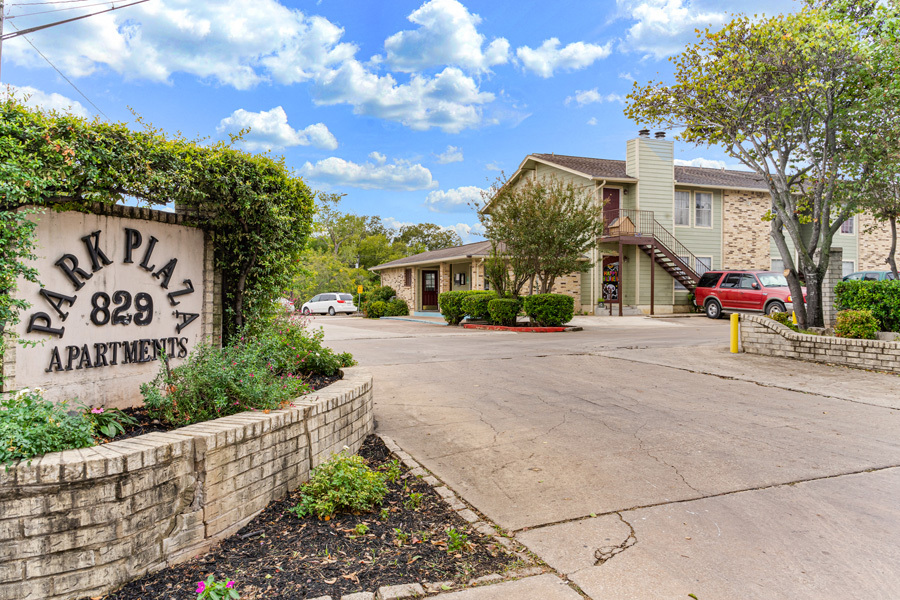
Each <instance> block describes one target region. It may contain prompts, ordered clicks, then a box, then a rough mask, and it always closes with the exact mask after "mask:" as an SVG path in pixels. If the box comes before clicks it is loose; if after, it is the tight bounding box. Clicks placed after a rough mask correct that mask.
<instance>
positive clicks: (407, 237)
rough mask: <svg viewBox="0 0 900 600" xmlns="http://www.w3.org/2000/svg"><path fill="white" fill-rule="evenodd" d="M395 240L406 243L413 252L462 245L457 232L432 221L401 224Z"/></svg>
mask: <svg viewBox="0 0 900 600" xmlns="http://www.w3.org/2000/svg"><path fill="white" fill-rule="evenodd" d="M397 240H399V241H400V242H402V243H404V244H406V245H407V246H408V247H409V249H410V250H411V251H413V252H412V253H413V254H416V253H418V252H426V251H430V250H440V249H442V248H452V247H453V246H460V245H462V238H460V237H459V234H458V233H456V232H455V231H453V230H452V229H446V228H444V227H441V226H440V225H435V224H434V223H420V224H418V225H403V226H402V227H400V230H399V231H398V232H397Z"/></svg>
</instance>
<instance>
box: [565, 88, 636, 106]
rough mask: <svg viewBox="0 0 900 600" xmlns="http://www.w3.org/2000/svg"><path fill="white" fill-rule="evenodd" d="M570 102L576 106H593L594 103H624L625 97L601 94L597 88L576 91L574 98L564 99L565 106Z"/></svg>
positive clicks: (614, 94)
mask: <svg viewBox="0 0 900 600" xmlns="http://www.w3.org/2000/svg"><path fill="white" fill-rule="evenodd" d="M572 102H576V103H577V104H578V106H584V105H585V104H593V103H595V102H619V103H623V102H625V97H624V96H622V95H621V94H616V93H609V94H606V95H604V94H602V93H600V91H599V90H598V89H597V88H594V89H592V90H577V91H576V92H575V95H574V96H569V97H568V98H566V104H571V103H572Z"/></svg>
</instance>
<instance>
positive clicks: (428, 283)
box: [422, 271, 438, 310]
mask: <svg viewBox="0 0 900 600" xmlns="http://www.w3.org/2000/svg"><path fill="white" fill-rule="evenodd" d="M437 278H438V272H437V271H422V310H437V307H438V283H437Z"/></svg>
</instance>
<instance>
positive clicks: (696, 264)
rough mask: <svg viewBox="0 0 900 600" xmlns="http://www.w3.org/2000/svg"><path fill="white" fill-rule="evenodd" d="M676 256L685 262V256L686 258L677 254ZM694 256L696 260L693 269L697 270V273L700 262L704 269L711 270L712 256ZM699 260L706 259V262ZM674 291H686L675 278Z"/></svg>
mask: <svg viewBox="0 0 900 600" xmlns="http://www.w3.org/2000/svg"><path fill="white" fill-rule="evenodd" d="M678 258H679V259H680V260H681V261H682V262H685V258H687V257H681V256H679V257H678ZM694 258H695V259H697V262H696V263H695V264H694V270H695V271H697V272H698V273H700V269H699V266H700V265H701V264H702V265H703V266H704V267H706V271H712V270H713V267H712V264H713V257H712V256H695V257H694ZM700 261H706V263H701V262H700ZM707 265H708V266H707ZM706 271H703V273H706ZM703 273H700V275H703ZM675 291H676V292H686V291H687V288H686V287H684V286H683V285H681V283H680V282H679V281H678V280H677V279H676V280H675Z"/></svg>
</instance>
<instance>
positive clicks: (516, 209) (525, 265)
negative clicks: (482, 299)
mask: <svg viewBox="0 0 900 600" xmlns="http://www.w3.org/2000/svg"><path fill="white" fill-rule="evenodd" d="M484 200H485V203H486V204H485V206H479V207H478V208H481V210H479V213H478V217H479V219H480V220H481V223H482V225H484V229H485V237H487V238H488V239H489V240H491V241H492V242H494V248H495V251H496V249H502V256H503V258H504V259H505V260H506V262H507V265H508V270H509V272H510V280H509V288H508V289H509V291H511V292H512V293H513V294H514V295H516V296H518V295H520V294H521V292H522V288H523V286H525V284H526V283H529V282H530V285H529V292H530V291H531V290H534V289H535V283H537V289H538V293H541V294H546V293H549V292H550V290H551V289H552V288H553V284H554V283H555V281H556V279H557V278H558V277H562V276H564V275H567V274H569V273H575V272H584V271H587V270H588V269H590V267H591V263H590V262H589V261H587V260H584V258H583V255H584V252H585V251H586V250H587V249H588V248H590V247H591V246H592V245H593V244H594V243H595V241H596V239H597V236H598V235H600V232H601V230H602V228H603V220H602V212H601V207H600V205H599V204H598V203H596V202H595V201H594V198H593V195H592V194H591V193H590V192H589V191H585V189H584V188H582V187H578V186H576V185H575V184H574V183H572V182H571V181H563V180H561V179H558V178H556V177H549V178H544V179H531V178H529V179H526V180H520V181H518V182H510V181H508V180H504V179H503V178H500V179H498V180H497V181H496V182H495V183H494V185H492V186H491V188H490V189H489V190H488V191H487V192H485V194H484ZM492 260H494V261H496V257H493V258H492ZM495 266H496V265H495ZM494 270H495V271H496V270H497V269H494Z"/></svg>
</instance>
